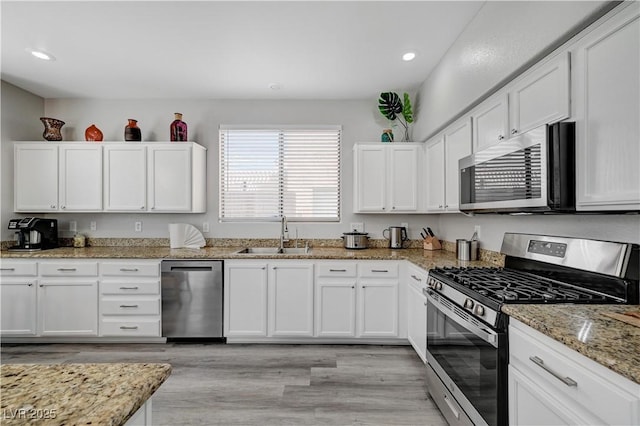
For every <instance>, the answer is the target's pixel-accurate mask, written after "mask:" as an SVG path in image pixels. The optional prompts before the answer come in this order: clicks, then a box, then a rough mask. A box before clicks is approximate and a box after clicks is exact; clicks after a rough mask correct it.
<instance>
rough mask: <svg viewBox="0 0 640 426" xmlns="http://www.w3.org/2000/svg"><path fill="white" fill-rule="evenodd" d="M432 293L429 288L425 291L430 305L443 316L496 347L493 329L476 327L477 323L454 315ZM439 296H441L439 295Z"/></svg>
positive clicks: (496, 341)
mask: <svg viewBox="0 0 640 426" xmlns="http://www.w3.org/2000/svg"><path fill="white" fill-rule="evenodd" d="M432 294H433V290H429V291H428V293H427V301H430V302H431V305H432V306H434V307H435V308H436V309H438V310H439V311H440V312H442V314H443V315H444V316H446V317H447V318H450V319H452V320H453V321H454V322H456V323H457V324H458V325H460V326H461V327H464V328H465V329H467V330H469V331H470V332H472V333H473V334H475V335H476V336H477V337H479V338H480V339H482V340H484V341H485V342H486V343H488V344H490V345H491V346H493V347H494V348H497V347H498V333H496V332H495V331H493V330H489V329H486V328H481V327H478V326H477V325H475V324H473V323H471V322H469V321H467V320H465V319H464V318H462V317H460V316H459V315H456V314H455V313H454V312H451V311H449V312H447V311H446V310H445V309H444V308H443V307H442V306H441V305H440V302H439V301H438V300H437V299H435V298H434V297H433V296H432ZM440 297H443V296H440Z"/></svg>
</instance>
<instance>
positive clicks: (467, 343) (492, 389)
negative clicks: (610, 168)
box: [423, 233, 640, 425]
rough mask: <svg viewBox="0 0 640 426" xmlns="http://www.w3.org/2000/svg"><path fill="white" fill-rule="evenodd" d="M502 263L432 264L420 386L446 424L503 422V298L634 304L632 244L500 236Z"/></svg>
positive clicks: (636, 256)
mask: <svg viewBox="0 0 640 426" xmlns="http://www.w3.org/2000/svg"><path fill="white" fill-rule="evenodd" d="M501 252H502V253H503V254H505V255H506V258H505V267H504V268H435V269H432V270H431V271H429V277H428V280H427V288H426V289H425V290H423V291H424V292H425V294H426V296H427V384H428V388H429V393H430V394H431V395H432V397H433V399H434V401H435V402H436V404H437V405H438V407H439V408H440V410H441V411H442V413H443V415H444V416H445V418H446V419H447V420H448V421H449V423H450V424H451V425H455V424H468V425H471V424H474V425H507V424H508V412H507V406H508V405H507V398H508V396H507V363H508V358H507V351H508V341H507V323H508V317H507V316H506V315H504V314H503V313H502V312H501V311H500V308H501V306H502V305H503V304H505V303H599V304H607V303H618V304H638V268H639V262H640V250H639V249H638V246H637V245H635V244H627V243H614V242H606V241H597V240H586V239H577V238H566V237H554V236H543V235H530V234H511V233H506V234H505V235H504V239H503V242H502V249H501Z"/></svg>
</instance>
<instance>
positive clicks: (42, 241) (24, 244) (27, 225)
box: [9, 217, 58, 251]
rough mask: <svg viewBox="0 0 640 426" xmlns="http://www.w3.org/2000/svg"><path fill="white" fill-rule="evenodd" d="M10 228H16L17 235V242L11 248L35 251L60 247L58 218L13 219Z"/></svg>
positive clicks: (10, 221)
mask: <svg viewBox="0 0 640 426" xmlns="http://www.w3.org/2000/svg"><path fill="white" fill-rule="evenodd" d="M9 229H15V230H16V237H17V244H16V245H15V246H13V247H9V250H22V251H35V250H47V249H52V248H57V247H58V220H57V219H41V218H39V217H25V218H24V219H11V220H9Z"/></svg>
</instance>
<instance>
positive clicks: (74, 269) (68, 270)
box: [58, 268, 77, 272]
mask: <svg viewBox="0 0 640 426" xmlns="http://www.w3.org/2000/svg"><path fill="white" fill-rule="evenodd" d="M75 271H77V269H76V268H58V272H75Z"/></svg>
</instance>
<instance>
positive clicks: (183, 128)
mask: <svg viewBox="0 0 640 426" xmlns="http://www.w3.org/2000/svg"><path fill="white" fill-rule="evenodd" d="M174 115H175V120H173V122H172V123H171V125H170V126H169V130H170V131H171V142H184V141H187V140H188V139H187V123H185V122H184V121H182V114H181V113H179V112H176V113H174Z"/></svg>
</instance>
